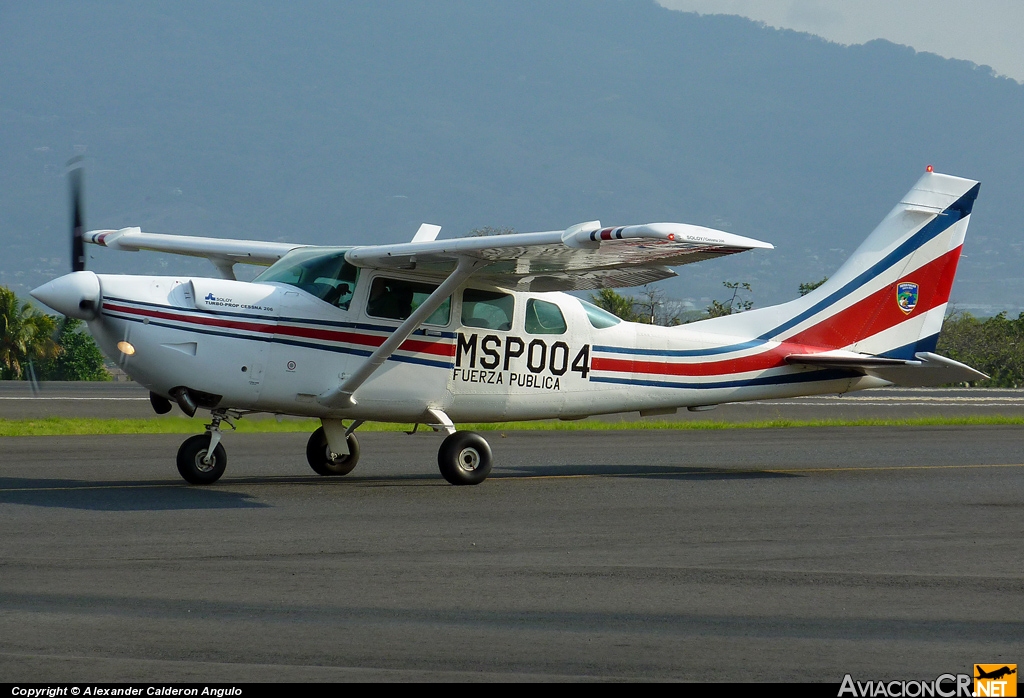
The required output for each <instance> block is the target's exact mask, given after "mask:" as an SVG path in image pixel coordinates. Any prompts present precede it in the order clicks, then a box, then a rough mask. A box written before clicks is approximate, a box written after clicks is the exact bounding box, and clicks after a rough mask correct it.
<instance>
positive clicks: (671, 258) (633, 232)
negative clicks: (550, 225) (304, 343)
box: [346, 223, 772, 291]
mask: <svg viewBox="0 0 1024 698" xmlns="http://www.w3.org/2000/svg"><path fill="white" fill-rule="evenodd" d="M757 248H761V249H771V248H772V246H771V245H770V244H768V243H764V242H760V241H759V240H753V239H751V238H744V237H741V236H739V235H732V234H731V233H725V232H721V231H718V230H711V229H709V228H701V227H698V226H691V225H684V224H680V223H654V224H649V225H637V226H626V227H621V228H600V225H599V224H595V225H594V226H588V225H587V224H581V225H580V226H573V227H572V228H569V229H568V230H566V231H554V232H547V233H514V234H511V235H499V236H493V237H472V238H456V239H454V240H435V241H432V242H426V243H415V242H412V243H405V244H399V245H379V246H373V247H356V248H353V249H352V250H349V252H348V254H347V255H346V258H347V259H348V260H349V261H350V262H351V263H353V264H355V265H356V266H362V267H372V268H377V269H410V270H413V269H414V270H416V271H418V272H421V273H428V274H437V275H438V276H447V275H448V274H449V273H451V271H452V270H453V269H454V268H455V267H456V265H457V264H458V260H459V259H460V258H464V257H467V258H470V259H477V260H481V261H483V262H486V263H487V266H486V267H484V268H483V269H481V270H480V271H479V272H477V273H476V275H475V278H476V279H478V280H481V281H485V282H488V283H491V284H494V285H495V286H500V287H503V288H510V289H514V290H520V291H527V290H529V291H569V290H590V289H597V288H604V287H621V286H638V285H642V284H646V283H650V282H652V281H658V280H660V279H666V278H669V277H671V276H675V275H676V273H675V272H674V271H672V269H670V267H674V266H680V265H683V264H691V263H693V262H700V261H703V260H706V259H715V258H717V257H722V256H725V255H730V254H736V253H738V252H744V251H746V250H750V249H757Z"/></svg>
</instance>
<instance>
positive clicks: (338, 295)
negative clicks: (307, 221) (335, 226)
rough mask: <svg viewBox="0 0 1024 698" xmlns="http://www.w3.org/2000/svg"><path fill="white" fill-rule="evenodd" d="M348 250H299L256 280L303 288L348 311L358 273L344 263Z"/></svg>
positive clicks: (254, 280)
mask: <svg viewBox="0 0 1024 698" xmlns="http://www.w3.org/2000/svg"><path fill="white" fill-rule="evenodd" d="M347 251H348V248H337V247H335V248H329V249H325V248H323V247H300V248H299V249H297V250H292V251H291V252H289V253H288V254H286V255H285V256H284V257H282V258H281V259H279V260H278V261H277V262H276V263H275V264H274V265H273V266H272V267H270V268H269V269H267V270H266V271H265V272H263V273H262V274H260V275H259V276H257V277H256V278H255V279H253V283H268V282H276V283H280V284H288V285H289V286H294V287H296V288H300V289H302V290H303V291H305V292H306V293H311V294H313V295H314V296H316V297H317V298H319V299H320V300H322V301H326V302H328V303H330V304H331V305H335V306H337V307H339V308H341V309H342V310H348V306H349V303H351V302H352V293H353V291H355V288H356V278H357V277H358V276H359V269H358V268H356V267H354V266H352V265H351V264H349V263H348V262H346V261H345V252H347Z"/></svg>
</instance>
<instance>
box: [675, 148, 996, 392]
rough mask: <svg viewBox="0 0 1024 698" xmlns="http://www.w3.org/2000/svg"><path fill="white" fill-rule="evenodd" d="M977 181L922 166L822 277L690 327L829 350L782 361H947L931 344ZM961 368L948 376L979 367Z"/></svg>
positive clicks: (811, 350) (939, 324) (814, 350)
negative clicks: (802, 292) (792, 296)
mask: <svg viewBox="0 0 1024 698" xmlns="http://www.w3.org/2000/svg"><path fill="white" fill-rule="evenodd" d="M929 170H930V168H929ZM980 186H981V185H980V184H979V183H978V182H975V181H973V180H969V179H961V178H960V177H952V176H950V175H944V174H938V173H935V172H931V171H929V172H927V173H926V174H925V175H924V176H923V177H921V179H920V180H918V182H917V184H915V185H914V187H913V188H912V189H911V190H910V192H908V193H907V195H906V196H904V197H903V199H902V200H901V201H900V202H899V204H897V205H896V207H895V208H893V210H892V211H891V212H890V213H889V215H887V216H886V217H885V218H884V219H883V220H882V222H881V223H880V224H879V225H878V227H877V228H875V230H874V232H872V233H871V235H869V236H868V238H867V239H866V240H865V241H864V242H863V243H862V244H861V246H860V247H858V248H857V250H856V251H855V252H854V253H853V254H852V255H851V256H850V258H849V259H848V260H847V261H846V263H845V264H843V266H842V267H840V268H839V270H838V271H837V272H836V273H835V274H833V275H832V276H831V277H829V279H828V281H826V282H825V283H824V284H822V285H821V286H819V287H818V288H816V289H815V290H813V291H812V292H810V293H808V294H807V295H806V296H803V297H801V298H798V299H796V300H794V301H790V302H789V303H783V304H782V305H776V306H771V307H768V308H760V309H757V310H752V311H749V312H746V313H740V314H737V315H730V316H726V317H722V318H714V319H711V320H706V321H704V322H702V323H700V329H701V330H705V331H708V332H714V333H716V334H719V333H720V334H727V335H733V336H736V335H741V336H745V337H754V338H756V340H755V341H767V342H784V343H786V344H788V345H794V346H796V347H801V346H802V347H804V348H805V349H804V351H798V352H796V353H797V354H799V355H800V357H801V358H808V359H809V358H810V356H811V355H812V354H814V353H819V352H822V351H833V350H838V354H839V356H835V357H828V358H826V357H824V356H823V357H821V358H820V360H817V361H815V360H806V361H804V360H791V361H790V363H805V364H816V365H826V364H827V362H828V361H831V362H832V363H831V365H833V366H839V365H844V364H842V363H839V362H840V361H841V360H842V358H843V357H845V358H846V359H847V365H849V366H850V367H854V366H853V364H857V362H855V361H854V362H850V361H849V360H848V359H849V358H850V356H851V353H855V354H856V355H858V356H860V357H870V358H871V360H872V361H874V364H873V365H875V366H881V365H883V364H884V363H885V361H886V360H889V361H888V362H889V364H891V365H895V364H903V363H905V362H912V363H919V362H921V361H924V362H925V363H927V362H928V360H929V359H930V358H934V359H935V360H938V361H943V362H946V365H947V366H949V365H952V364H955V363H956V362H951V361H950V360H949V359H942V357H937V356H936V355H935V354H933V353H932V352H934V351H935V345H936V343H937V342H938V337H939V330H940V329H941V328H942V321H943V317H944V315H945V312H946V305H947V303H948V301H949V293H950V289H951V288H952V285H953V279H954V277H955V275H956V267H957V263H958V262H959V259H960V251H961V249H962V247H963V242H964V235H965V234H966V232H967V225H968V222H969V221H970V216H971V210H972V208H973V206H974V200H975V199H976V198H977V196H978V191H979V189H980ZM690 327H694V326H693V325H691V326H690ZM695 329H696V328H695ZM792 359H797V357H796V356H794V357H792ZM861 363H863V364H864V365H863V367H865V368H866V367H867V365H868V364H869V363H870V361H868V362H861ZM956 365H957V366H962V364H956ZM858 366H859V364H858ZM963 368H964V369H967V367H966V366H963ZM967 370H968V371H970V372H971V373H973V377H971V378H963V377H960V376H959V375H958V378H957V379H958V380H977V379H978V378H979V377H982V374H979V373H977V372H975V371H973V369H967ZM947 373H948V372H947ZM936 375H938V374H936ZM964 375H966V374H964ZM887 379H888V378H887ZM894 382H902V381H894Z"/></svg>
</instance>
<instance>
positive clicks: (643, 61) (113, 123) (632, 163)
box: [0, 0, 1024, 312]
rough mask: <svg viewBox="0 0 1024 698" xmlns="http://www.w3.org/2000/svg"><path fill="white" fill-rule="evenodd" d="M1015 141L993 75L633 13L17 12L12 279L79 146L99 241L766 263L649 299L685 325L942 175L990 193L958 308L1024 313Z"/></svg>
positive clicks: (11, 136) (164, 263) (492, 7)
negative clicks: (122, 233) (581, 240)
mask: <svg viewBox="0 0 1024 698" xmlns="http://www.w3.org/2000/svg"><path fill="white" fill-rule="evenodd" d="M1022 124H1024V86H1022V85H1021V84H1019V83H1017V82H1015V81H1013V80H1010V79H1007V78H999V77H996V76H995V75H994V74H993V73H992V71H991V70H990V69H988V68H985V67H978V66H976V65H974V64H972V63H969V62H966V61H956V60H947V59H943V58H940V57H938V56H935V55H932V54H925V53H916V52H915V51H914V50H913V49H910V48H907V47H903V46H897V45H894V44H891V43H888V42H885V41H873V42H870V43H868V44H864V45H859V46H849V47H846V46H841V45H838V44H832V43H829V42H827V41H824V40H822V39H818V38H815V37H812V36H810V35H807V34H800V33H796V32H792V31H786V30H776V29H772V28H769V27H766V26H764V25H761V24H758V23H755V22H751V21H748V20H745V19H741V18H738V17H726V16H698V15H695V14H685V13H680V12H675V11H671V10H666V9H664V8H661V7H659V6H658V5H656V4H654V3H653V2H649V1H647V0H564V1H559V2H550V1H549V0H548V1H544V2H529V1H518V0H517V2H514V3H510V2H507V0H501V1H498V0H493V1H492V0H471V1H466V2H457V1H451V2H444V3H437V2H410V1H392V2H387V3H381V2H376V1H369V2H365V1H358V0H347V1H346V2H345V3H335V2H322V3H316V2H304V3H273V2H266V3H255V2H248V1H247V2H232V1H222V2H218V3H205V2H192V3H190V2H171V3H165V4H159V5H154V4H150V3H135V2H104V3H69V4H60V5H57V4H51V3H9V4H5V5H3V7H2V8H0V245H2V246H3V249H4V250H5V253H4V255H2V256H0V284H6V285H10V286H13V287H14V288H15V289H16V290H18V292H19V293H24V292H25V291H27V290H28V289H29V288H31V287H33V286H34V285H36V284H39V283H41V282H43V281H44V280H46V279H48V278H51V277H52V276H55V275H57V274H58V273H62V272H63V271H64V270H66V269H67V268H68V265H69V262H68V258H69V252H68V250H67V247H68V243H67V240H66V237H67V228H68V222H67V219H68V212H67V193H66V181H65V179H64V178H63V176H62V174H63V165H64V162H65V161H66V160H67V159H68V158H69V157H70V156H72V155H74V154H75V153H76V152H84V154H85V155H86V163H87V167H88V170H87V211H86V213H87V222H88V225H89V227H90V228H101V227H112V228H116V227H122V226H126V225H139V226H141V227H142V228H143V229H144V230H148V231H152V232H173V233H182V234H193V235H215V236H221V237H252V238H257V239H267V240H295V241H303V242H313V243H321V244H357V243H370V242H379V241H389V242H397V241H403V240H408V239H409V238H411V236H412V234H413V232H415V230H416V228H417V226H418V225H419V224H420V223H421V222H432V223H437V224H439V225H442V226H444V230H443V232H442V236H455V235H463V234H466V233H467V232H468V231H470V230H471V229H473V228H477V227H482V226H495V227H502V226H508V227H512V228H515V229H516V230H519V231H532V230H552V229H560V228H565V227H567V226H569V225H571V224H573V223H577V222H580V221H584V220H592V219H596V218H599V219H600V220H601V221H603V222H604V223H605V224H608V225H611V224H627V223H639V222H653V221H661V220H670V221H680V222H689V223H696V224H700V225H707V226H710V227H715V228H721V229H723V230H727V231H730V232H735V233H739V234H741V235H747V236H751V237H755V238H758V239H762V240H767V241H769V242H772V243H774V244H775V245H776V248H777V249H776V250H775V251H773V252H754V253H748V254H745V255H742V256H740V257H736V258H727V259H723V260H718V261H715V262H709V263H704V264H699V265H693V266H690V267H684V268H682V269H680V270H679V271H680V276H681V278H680V279H678V280H673V281H670V282H665V288H666V291H667V292H668V294H669V295H670V296H676V297H690V298H692V299H694V302H696V303H697V304H698V305H699V304H702V303H704V304H706V301H707V300H708V299H709V298H712V297H719V298H721V297H724V295H725V294H724V289H722V287H721V282H722V281H723V280H732V281H748V282H750V283H751V284H752V285H753V288H754V299H755V301H756V303H757V304H758V305H765V304H768V303H773V302H779V301H782V300H786V299H788V298H790V297H792V296H794V295H796V289H797V286H798V284H799V283H801V282H804V281H813V280H817V279H820V278H821V277H822V276H824V275H826V274H828V273H830V272H831V271H833V270H834V269H835V268H836V267H837V266H838V265H839V263H840V262H841V261H842V260H843V259H844V258H845V256H846V255H847V254H848V253H849V252H850V251H851V250H852V249H853V248H854V247H855V246H856V245H857V244H858V243H859V242H860V241H861V240H862V239H863V238H864V237H865V236H866V235H867V233H868V232H869V231H870V230H871V229H872V228H873V227H874V226H875V225H876V224H877V223H878V221H879V220H881V218H882V216H884V215H885V213H887V212H888V210H889V209H890V208H891V207H892V206H893V205H894V204H895V203H896V202H897V201H898V199H899V197H900V196H901V195H902V194H903V193H905V192H906V191H907V189H908V188H909V187H910V185H911V184H913V183H914V182H915V181H916V180H917V178H918V176H919V175H920V173H921V172H922V171H923V170H924V168H925V166H926V165H928V164H932V165H934V166H935V168H936V170H938V171H941V172H948V173H950V174H957V175H961V176H965V177H972V178H976V179H979V180H981V181H982V191H981V196H980V198H979V200H978V203H977V206H976V208H975V213H976V215H975V216H974V219H973V221H972V224H971V230H970V232H969V234H968V242H967V246H966V248H965V257H964V259H963V261H962V263H961V270H960V274H959V278H958V280H957V283H956V286H955V287H954V290H953V298H954V300H955V301H956V302H958V303H960V304H961V305H962V306H964V307H968V308H973V309H979V310H981V311H983V312H985V311H988V312H994V311H997V310H1001V309H1008V310H1011V311H1013V312H1016V311H1018V310H1021V309H1024V276H1022V275H1021V274H1020V273H1019V272H1018V270H1019V269H1020V268H1021V267H1022V264H1024V239H1022V238H1024V236H1022V235H1021V230H1022V224H1021V222H1020V220H1021V218H1020V215H1021V214H1020V213H1019V211H1018V209H1017V204H1018V202H1019V200H1020V198H1021V190H1022V184H1024V129H1022ZM93 254H94V257H95V259H93V260H90V264H91V265H92V268H95V269H97V270H109V271H138V272H161V271H167V272H177V271H190V272H201V273H208V270H209V269H210V267H208V265H207V264H206V263H205V262H202V261H191V260H178V259H174V258H161V257H158V256H156V255H148V254H145V253H139V254H136V255H134V256H129V255H127V254H124V253H122V254H120V255H115V254H112V253H109V252H107V251H104V250H96V251H95V252H94V253H93Z"/></svg>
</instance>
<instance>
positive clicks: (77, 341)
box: [39, 318, 111, 381]
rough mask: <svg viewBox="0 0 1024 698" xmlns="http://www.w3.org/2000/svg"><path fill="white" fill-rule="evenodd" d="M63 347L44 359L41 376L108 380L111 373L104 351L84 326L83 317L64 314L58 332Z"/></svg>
mask: <svg viewBox="0 0 1024 698" xmlns="http://www.w3.org/2000/svg"><path fill="white" fill-rule="evenodd" d="M57 344H58V345H59V346H60V351H59V353H58V354H57V356H56V357H54V358H52V359H50V360H48V361H44V362H43V363H42V364H41V366H40V370H39V378H40V380H48V381H108V380H110V379H111V376H110V373H109V372H107V370H106V369H105V368H104V367H103V354H102V353H100V349H99V347H97V346H96V342H95V341H93V338H92V337H90V336H89V334H88V333H86V332H85V331H84V330H83V327H82V321H81V320H77V319H75V318H64V320H63V321H62V322H61V323H60V329H59V330H58V332H57Z"/></svg>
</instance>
